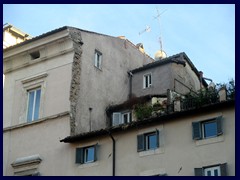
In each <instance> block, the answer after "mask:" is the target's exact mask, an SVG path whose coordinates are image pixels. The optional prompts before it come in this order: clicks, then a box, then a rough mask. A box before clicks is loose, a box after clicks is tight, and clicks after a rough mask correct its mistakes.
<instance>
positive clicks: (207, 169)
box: [203, 166, 221, 176]
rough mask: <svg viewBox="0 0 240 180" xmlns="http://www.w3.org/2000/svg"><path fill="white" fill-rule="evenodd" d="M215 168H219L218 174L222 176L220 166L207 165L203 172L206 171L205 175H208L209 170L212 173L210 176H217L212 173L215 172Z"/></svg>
mask: <svg viewBox="0 0 240 180" xmlns="http://www.w3.org/2000/svg"><path fill="white" fill-rule="evenodd" d="M214 170H217V172H218V175H217V176H221V168H220V166H212V167H206V168H204V169H203V172H204V176H208V175H207V172H208V171H210V172H211V175H210V176H215V175H212V174H214Z"/></svg>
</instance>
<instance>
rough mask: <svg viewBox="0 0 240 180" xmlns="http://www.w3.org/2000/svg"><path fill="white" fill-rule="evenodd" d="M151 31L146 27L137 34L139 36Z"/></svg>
mask: <svg viewBox="0 0 240 180" xmlns="http://www.w3.org/2000/svg"><path fill="white" fill-rule="evenodd" d="M150 31H151V28H150V26H146V29H144V30H143V31H141V32H139V36H140V35H141V34H142V33H144V32H150Z"/></svg>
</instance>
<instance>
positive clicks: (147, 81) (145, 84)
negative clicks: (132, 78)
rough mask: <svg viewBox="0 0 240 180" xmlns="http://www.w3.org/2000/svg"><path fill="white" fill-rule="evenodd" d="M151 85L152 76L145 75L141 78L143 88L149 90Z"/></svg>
mask: <svg viewBox="0 0 240 180" xmlns="http://www.w3.org/2000/svg"><path fill="white" fill-rule="evenodd" d="M151 85H152V75H151V74H146V75H144V76H143V88H144V89H145V88H149V87H151Z"/></svg>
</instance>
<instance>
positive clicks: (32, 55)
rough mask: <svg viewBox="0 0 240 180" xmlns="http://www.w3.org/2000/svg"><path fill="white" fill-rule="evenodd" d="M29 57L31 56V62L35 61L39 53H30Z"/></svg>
mask: <svg viewBox="0 0 240 180" xmlns="http://www.w3.org/2000/svg"><path fill="white" fill-rule="evenodd" d="M30 56H31V60H34V59H37V58H39V57H40V52H39V51H35V52H32V53H30Z"/></svg>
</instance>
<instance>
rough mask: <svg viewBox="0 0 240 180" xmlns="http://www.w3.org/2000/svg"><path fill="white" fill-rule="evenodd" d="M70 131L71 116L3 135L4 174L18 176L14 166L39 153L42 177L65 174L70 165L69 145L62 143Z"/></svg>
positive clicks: (5, 132) (13, 130)
mask: <svg viewBox="0 0 240 180" xmlns="http://www.w3.org/2000/svg"><path fill="white" fill-rule="evenodd" d="M69 131H70V127H69V116H68V115H65V116H63V117H59V118H54V119H50V120H45V121H41V122H35V123H33V124H31V125H26V126H24V127H21V128H16V129H12V130H8V131H4V133H3V144H4V146H3V154H4V156H3V175H7V176H9V175H10V176H11V175H14V169H13V167H12V166H11V164H12V163H13V162H14V161H15V160H16V159H17V158H21V157H28V156H31V155H35V154H39V155H40V157H41V158H42V162H41V163H40V165H39V168H38V170H39V172H40V173H41V175H43V176H44V175H45V176H46V175H58V174H61V175H64V174H65V173H66V172H67V171H66V170H65V169H66V166H65V165H64V163H66V164H70V159H69V156H68V155H67V154H69V152H71V150H70V149H69V146H66V145H65V144H63V143H60V142H59V140H60V139H62V138H64V137H66V136H68V135H69Z"/></svg>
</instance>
